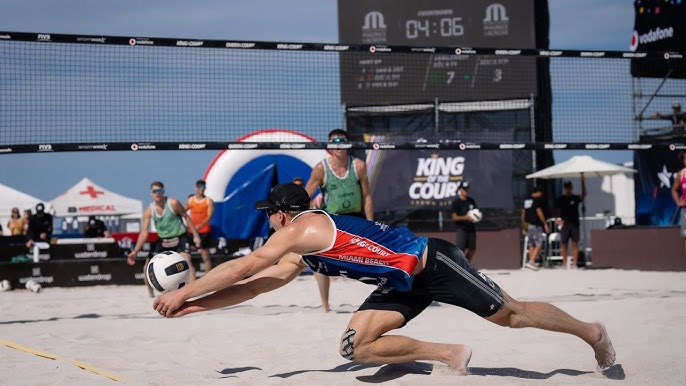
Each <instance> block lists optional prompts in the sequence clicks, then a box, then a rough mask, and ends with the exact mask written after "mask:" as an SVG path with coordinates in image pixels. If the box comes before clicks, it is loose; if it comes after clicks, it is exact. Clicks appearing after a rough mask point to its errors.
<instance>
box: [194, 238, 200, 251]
mask: <svg viewBox="0 0 686 386" xmlns="http://www.w3.org/2000/svg"><path fill="white" fill-rule="evenodd" d="M193 243H194V244H195V247H196V248H198V249H200V244H201V243H200V236H199V235H195V236H193Z"/></svg>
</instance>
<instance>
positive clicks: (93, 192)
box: [79, 185, 105, 198]
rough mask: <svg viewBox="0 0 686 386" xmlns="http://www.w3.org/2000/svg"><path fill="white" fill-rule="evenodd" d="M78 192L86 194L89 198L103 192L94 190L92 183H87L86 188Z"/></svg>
mask: <svg viewBox="0 0 686 386" xmlns="http://www.w3.org/2000/svg"><path fill="white" fill-rule="evenodd" d="M79 194H88V195H90V196H91V198H98V194H105V192H103V191H102V190H95V189H94V188H93V186H92V185H88V186H87V187H86V190H84V191H83V192H79Z"/></svg>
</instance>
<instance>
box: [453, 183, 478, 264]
mask: <svg viewBox="0 0 686 386" xmlns="http://www.w3.org/2000/svg"><path fill="white" fill-rule="evenodd" d="M476 208H478V206H477V205H476V201H475V200H474V199H473V198H471V197H469V181H463V182H462V184H460V188H459V189H458V190H457V197H456V198H455V200H453V204H452V208H451V214H450V218H451V219H452V220H453V221H455V226H456V227H457V231H456V233H457V234H456V236H457V237H456V239H457V241H456V243H455V245H457V247H458V248H460V250H462V252H463V253H464V255H465V257H466V258H467V260H469V261H472V260H473V259H474V254H475V253H476V227H475V226H474V218H472V216H471V215H469V214H468V213H467V212H469V211H470V210H472V209H476Z"/></svg>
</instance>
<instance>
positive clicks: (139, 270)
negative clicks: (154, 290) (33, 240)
mask: <svg viewBox="0 0 686 386" xmlns="http://www.w3.org/2000/svg"><path fill="white" fill-rule="evenodd" d="M228 259H230V257H229V256H221V257H219V256H214V257H212V262H213V264H214V265H218V264H221V263H223V262H225V261H227V260H228ZM200 262H201V261H200V259H193V265H194V266H195V268H196V272H197V276H198V277H200V276H202V275H204V271H202V270H201V268H202V267H201V263H200ZM144 263H145V258H142V259H137V260H136V264H135V265H128V264H127V262H126V260H125V259H123V258H118V259H99V260H93V259H88V260H56V261H48V262H41V263H33V262H31V263H0V280H7V281H9V282H10V285H11V287H12V288H24V287H25V285H26V282H27V281H29V280H34V281H36V282H38V283H39V284H40V285H41V286H42V287H77V286H93V285H132V284H140V285H143V284H144V281H143V264H144Z"/></svg>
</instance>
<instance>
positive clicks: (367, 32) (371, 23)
mask: <svg viewBox="0 0 686 386" xmlns="http://www.w3.org/2000/svg"><path fill="white" fill-rule="evenodd" d="M386 30H387V27H386V20H385V19H384V15H383V13H381V12H379V11H371V12H368V13H367V14H366V15H364V24H363V25H362V43H363V44H376V43H386Z"/></svg>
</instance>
